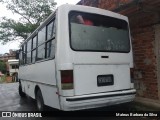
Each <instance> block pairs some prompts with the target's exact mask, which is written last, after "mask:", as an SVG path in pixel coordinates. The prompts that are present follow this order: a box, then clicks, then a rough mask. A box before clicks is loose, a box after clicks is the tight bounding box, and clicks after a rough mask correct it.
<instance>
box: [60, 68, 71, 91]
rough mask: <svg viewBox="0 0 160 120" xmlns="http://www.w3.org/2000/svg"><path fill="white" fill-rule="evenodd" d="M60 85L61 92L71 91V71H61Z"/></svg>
mask: <svg viewBox="0 0 160 120" xmlns="http://www.w3.org/2000/svg"><path fill="white" fill-rule="evenodd" d="M61 84H62V89H63V90H68V89H73V70H62V71H61Z"/></svg>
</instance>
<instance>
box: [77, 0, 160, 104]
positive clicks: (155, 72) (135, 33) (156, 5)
mask: <svg viewBox="0 0 160 120" xmlns="http://www.w3.org/2000/svg"><path fill="white" fill-rule="evenodd" d="M77 4H79V5H86V6H92V7H98V8H102V9H107V10H111V11H114V12H117V13H120V14H123V15H126V16H128V17H129V22H130V28H131V36H132V42H133V52H134V53H133V54H134V69H133V70H132V71H133V74H134V82H135V88H136V89H137V100H140V101H147V102H150V103H151V104H153V103H158V104H160V0H81V1H80V2H79V3H77Z"/></svg>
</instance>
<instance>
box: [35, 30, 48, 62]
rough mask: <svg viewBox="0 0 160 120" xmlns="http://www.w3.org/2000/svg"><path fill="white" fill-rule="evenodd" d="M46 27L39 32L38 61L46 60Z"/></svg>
mask: <svg viewBox="0 0 160 120" xmlns="http://www.w3.org/2000/svg"><path fill="white" fill-rule="evenodd" d="M45 40H46V27H44V28H42V29H41V30H40V31H39V32H38V48H37V59H36V60H37V61H39V60H43V59H45Z"/></svg>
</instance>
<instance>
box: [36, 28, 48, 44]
mask: <svg viewBox="0 0 160 120" xmlns="http://www.w3.org/2000/svg"><path fill="white" fill-rule="evenodd" d="M45 40H46V27H44V28H43V29H41V30H40V31H39V32H38V45H40V44H42V43H44V42H45Z"/></svg>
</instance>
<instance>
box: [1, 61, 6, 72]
mask: <svg viewBox="0 0 160 120" xmlns="http://www.w3.org/2000/svg"><path fill="white" fill-rule="evenodd" d="M0 71H1V72H2V73H6V71H7V69H6V64H5V62H3V61H1V60H0Z"/></svg>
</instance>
